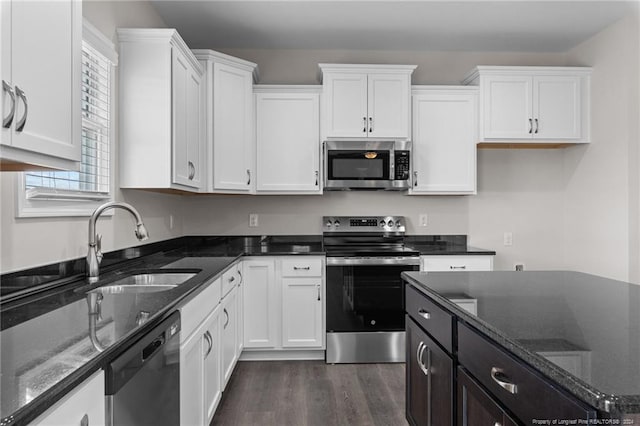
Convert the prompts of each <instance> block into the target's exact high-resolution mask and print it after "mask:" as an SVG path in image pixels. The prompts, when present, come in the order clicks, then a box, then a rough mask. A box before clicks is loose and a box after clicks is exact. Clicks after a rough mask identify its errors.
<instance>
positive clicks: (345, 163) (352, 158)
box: [328, 151, 389, 180]
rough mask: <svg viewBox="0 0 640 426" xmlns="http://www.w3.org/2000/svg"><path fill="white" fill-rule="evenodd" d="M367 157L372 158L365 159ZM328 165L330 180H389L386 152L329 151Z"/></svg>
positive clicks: (387, 153)
mask: <svg viewBox="0 0 640 426" xmlns="http://www.w3.org/2000/svg"><path fill="white" fill-rule="evenodd" d="M367 156H369V157H372V158H367ZM328 164H329V178H330V179H335V180H371V179H373V180H387V179H389V152H388V151H375V152H371V151H329V163H328Z"/></svg>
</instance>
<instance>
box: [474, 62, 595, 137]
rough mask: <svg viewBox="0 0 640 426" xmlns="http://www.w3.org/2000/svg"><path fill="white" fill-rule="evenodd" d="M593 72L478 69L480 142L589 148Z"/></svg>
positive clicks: (507, 68) (547, 69) (542, 69)
mask: <svg viewBox="0 0 640 426" xmlns="http://www.w3.org/2000/svg"><path fill="white" fill-rule="evenodd" d="M590 75H591V69H590V68H583V67H562V68H561V67H487V66H481V67H477V68H476V69H475V70H474V71H473V72H472V73H471V74H470V75H469V76H468V77H467V78H466V79H465V84H472V85H479V86H480V141H482V142H488V143H492V142H493V143H505V142H508V143H513V142H525V143H553V142H555V143H560V144H563V143H564V144H570V143H588V142H589V138H590V136H589V111H590V106H589V102H590Z"/></svg>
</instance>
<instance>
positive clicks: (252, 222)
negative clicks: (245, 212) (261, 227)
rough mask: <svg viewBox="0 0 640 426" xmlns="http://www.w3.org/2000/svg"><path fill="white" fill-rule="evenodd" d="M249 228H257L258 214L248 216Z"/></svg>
mask: <svg viewBox="0 0 640 426" xmlns="http://www.w3.org/2000/svg"><path fill="white" fill-rule="evenodd" d="M249 227H250V228H257V227H258V213H250V214H249Z"/></svg>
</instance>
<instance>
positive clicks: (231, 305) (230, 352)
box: [220, 287, 239, 389]
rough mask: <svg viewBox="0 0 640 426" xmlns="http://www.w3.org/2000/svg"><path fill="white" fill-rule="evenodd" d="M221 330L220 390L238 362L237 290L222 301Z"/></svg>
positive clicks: (232, 291)
mask: <svg viewBox="0 0 640 426" xmlns="http://www.w3.org/2000/svg"><path fill="white" fill-rule="evenodd" d="M221 307H222V312H221V314H220V315H221V316H222V317H221V322H222V325H221V328H222V329H221V330H220V336H221V337H220V339H221V341H222V385H223V386H222V388H223V389H224V387H225V386H226V384H227V382H228V381H229V378H230V377H231V373H233V367H235V365H236V361H238V355H239V354H238V342H237V339H238V288H237V287H236V288H234V289H233V290H231V292H229V294H227V296H226V297H225V298H224V299H222V304H221Z"/></svg>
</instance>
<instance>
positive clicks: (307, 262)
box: [282, 256, 322, 277]
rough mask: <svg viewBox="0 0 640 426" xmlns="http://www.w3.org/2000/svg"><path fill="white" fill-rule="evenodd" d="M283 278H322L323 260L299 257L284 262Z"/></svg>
mask: <svg viewBox="0 0 640 426" xmlns="http://www.w3.org/2000/svg"><path fill="white" fill-rule="evenodd" d="M282 276H283V277H321V276H322V259H320V258H309V257H306V256H298V257H296V258H295V259H287V260H283V261H282Z"/></svg>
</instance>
